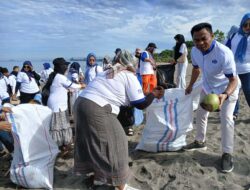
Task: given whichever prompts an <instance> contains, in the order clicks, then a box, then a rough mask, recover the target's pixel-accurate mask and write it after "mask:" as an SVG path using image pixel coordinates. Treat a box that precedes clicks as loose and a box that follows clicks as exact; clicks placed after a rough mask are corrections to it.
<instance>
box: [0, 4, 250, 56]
mask: <svg viewBox="0 0 250 190" xmlns="http://www.w3.org/2000/svg"><path fill="white" fill-rule="evenodd" d="M249 8H250V1H249V0H221V1H219V0H178V1H173V0H116V1H115V0H102V1H101V0H1V1H0V44H1V45H0V60H8V59H47V58H49V59H51V58H55V57H59V56H63V57H65V58H70V57H85V56H86V55H87V54H88V53H89V52H95V53H96V55H97V56H104V55H106V54H108V55H110V56H112V55H114V53H113V52H114V50H115V48H117V47H120V48H122V49H128V50H130V51H134V49H135V48H136V47H139V48H142V49H144V48H145V47H146V46H147V44H148V42H155V43H156V44H157V46H158V50H157V51H158V52H160V51H162V50H164V49H171V48H172V47H173V46H174V44H175V41H174V39H173V36H174V35H175V34H177V33H181V34H184V36H185V37H186V39H187V40H190V39H191V36H190V32H189V31H190V29H191V27H192V26H193V25H195V24H197V23H199V22H203V21H205V22H210V23H211V24H212V25H213V28H214V29H219V30H222V31H223V32H227V31H228V30H229V29H230V27H231V26H232V25H239V23H240V20H241V18H242V16H243V15H244V14H245V13H246V12H250V9H249Z"/></svg>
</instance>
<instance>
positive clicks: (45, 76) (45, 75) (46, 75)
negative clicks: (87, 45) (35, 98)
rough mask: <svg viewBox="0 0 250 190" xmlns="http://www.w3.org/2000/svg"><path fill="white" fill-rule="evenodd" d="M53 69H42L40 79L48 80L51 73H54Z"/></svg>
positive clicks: (42, 80)
mask: <svg viewBox="0 0 250 190" xmlns="http://www.w3.org/2000/svg"><path fill="white" fill-rule="evenodd" d="M53 71H54V70H53V69H52V68H49V69H44V70H42V71H41V74H40V76H41V78H40V81H41V82H44V83H45V82H47V80H48V78H49V75H50V73H52V72H53Z"/></svg>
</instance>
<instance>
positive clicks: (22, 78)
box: [17, 72, 39, 94]
mask: <svg viewBox="0 0 250 190" xmlns="http://www.w3.org/2000/svg"><path fill="white" fill-rule="evenodd" d="M17 82H20V83H21V88H20V92H24V93H28V94H33V93H36V92H38V91H39V87H38V85H37V83H36V80H35V79H34V78H33V77H31V80H30V79H29V77H28V75H27V74H26V73H24V72H19V73H18V75H17Z"/></svg>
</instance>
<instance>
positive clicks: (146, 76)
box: [140, 42, 157, 94]
mask: <svg viewBox="0 0 250 190" xmlns="http://www.w3.org/2000/svg"><path fill="white" fill-rule="evenodd" d="M156 48H157V47H156V45H155V43H152V42H151V43H149V44H148V46H147V48H146V50H145V51H144V52H142V54H141V61H140V75H141V77H142V89H143V92H144V94H147V93H150V92H152V90H153V89H154V88H155V87H156V86H157V78H156V72H155V70H156V63H155V60H154V56H153V53H154V51H155V49H156Z"/></svg>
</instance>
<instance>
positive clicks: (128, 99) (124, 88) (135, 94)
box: [79, 71, 145, 114]
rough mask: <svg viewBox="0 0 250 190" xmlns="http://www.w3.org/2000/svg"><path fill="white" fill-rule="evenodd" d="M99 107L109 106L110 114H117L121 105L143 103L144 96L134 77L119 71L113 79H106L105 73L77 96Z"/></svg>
mask: <svg viewBox="0 0 250 190" xmlns="http://www.w3.org/2000/svg"><path fill="white" fill-rule="evenodd" d="M79 96H81V97H84V98H87V99H89V100H91V101H93V102H95V103H97V104H98V105H99V106H101V107H103V106H105V105H107V104H110V105H111V107H112V113H114V114H118V113H119V111H120V106H121V105H129V104H130V103H132V104H133V103H136V102H140V101H144V98H145V97H144V94H143V91H142V88H141V85H140V83H139V81H138V80H137V78H136V75H135V74H133V73H132V72H129V71H121V72H120V73H118V74H117V75H116V76H115V77H114V78H113V79H107V78H106V75H105V72H103V73H100V74H99V75H98V76H97V77H96V78H95V80H93V82H91V83H89V85H88V86H87V87H86V89H84V90H83V92H82V93H81V94H80V95H79Z"/></svg>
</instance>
